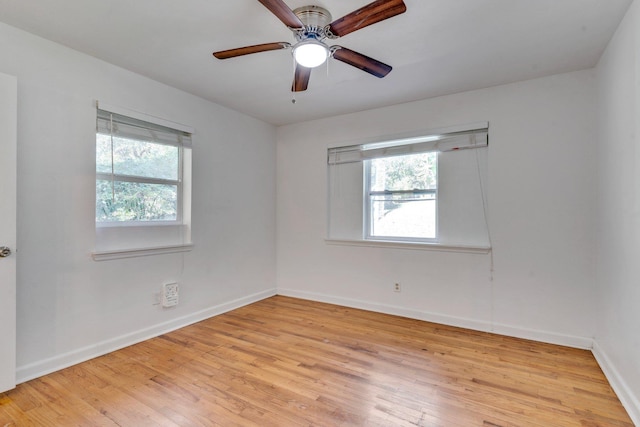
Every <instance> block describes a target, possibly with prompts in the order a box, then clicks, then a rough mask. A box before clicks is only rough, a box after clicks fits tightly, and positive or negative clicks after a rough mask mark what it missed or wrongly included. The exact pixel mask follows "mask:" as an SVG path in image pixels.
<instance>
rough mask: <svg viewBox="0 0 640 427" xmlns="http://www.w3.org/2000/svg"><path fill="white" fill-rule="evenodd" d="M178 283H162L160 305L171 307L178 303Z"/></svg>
mask: <svg viewBox="0 0 640 427" xmlns="http://www.w3.org/2000/svg"><path fill="white" fill-rule="evenodd" d="M178 290H179V287H178V284H177V283H165V284H164V285H162V306H163V307H173V306H175V305H178Z"/></svg>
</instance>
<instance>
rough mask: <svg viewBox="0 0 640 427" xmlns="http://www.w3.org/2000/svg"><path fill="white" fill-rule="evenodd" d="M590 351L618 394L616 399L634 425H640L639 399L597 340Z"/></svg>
mask: <svg viewBox="0 0 640 427" xmlns="http://www.w3.org/2000/svg"><path fill="white" fill-rule="evenodd" d="M591 351H592V352H593V356H594V357H595V358H596V361H597V362H598V364H599V365H600V368H601V369H602V372H604V375H605V376H606V377H607V379H608V380H609V384H611V388H613V391H615V393H616V394H617V395H618V399H620V402H621V403H622V406H624V409H626V410H627V413H628V414H629V417H631V421H633V423H634V424H635V425H637V426H640V399H639V398H638V396H635V395H634V394H633V392H632V391H631V389H630V388H629V386H628V385H627V382H626V381H625V380H624V377H623V376H622V375H620V372H618V370H617V369H616V368H615V365H614V364H613V363H612V362H611V359H609V356H607V354H606V353H605V352H604V350H603V349H602V347H600V346H599V345H598V341H597V340H596V341H594V343H593V349H592V350H591Z"/></svg>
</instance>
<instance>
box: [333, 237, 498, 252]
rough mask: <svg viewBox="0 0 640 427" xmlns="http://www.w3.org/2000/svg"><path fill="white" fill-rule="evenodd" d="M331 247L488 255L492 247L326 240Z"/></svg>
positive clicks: (386, 241) (388, 241)
mask: <svg viewBox="0 0 640 427" xmlns="http://www.w3.org/2000/svg"><path fill="white" fill-rule="evenodd" d="M325 242H326V243H327V244H329V245H343V246H369V247H378V248H393V249H410V250H420V251H441V252H462V253H472V254H488V253H489V252H491V246H470V245H443V244H439V243H422V242H400V241H390V240H336V239H325Z"/></svg>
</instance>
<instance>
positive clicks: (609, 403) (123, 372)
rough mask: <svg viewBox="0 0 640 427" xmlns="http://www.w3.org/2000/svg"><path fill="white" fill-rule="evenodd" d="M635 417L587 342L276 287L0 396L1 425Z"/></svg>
mask: <svg viewBox="0 0 640 427" xmlns="http://www.w3.org/2000/svg"><path fill="white" fill-rule="evenodd" d="M218 425H219V426H261V427H262V426H279V427H281V426H446V427H470V426H483V427H507V426H520V427H523V426H544V427H550V426H554V427H562V426H580V427H596V426H630V427H631V426H633V424H632V422H631V420H630V419H629V417H628V416H627V414H626V412H625V411H624V409H623V408H622V406H621V404H620V402H619V401H618V399H617V398H616V396H615V394H614V393H613V391H612V390H611V388H610V386H609V384H608V383H607V380H606V379H605V377H604V375H603V374H602V371H601V370H600V368H599V367H598V365H597V363H596V361H595V360H594V358H593V356H592V355H591V353H590V352H588V351H584V350H576V349H571V348H566V347H559V346H554V345H548V344H540V343H536V342H531V341H526V340H521V339H514V338H507V337H503V336H497V335H491V334H488V333H481V332H474V331H469V330H465V329H458V328H453V327H448V326H442V325H437V324H433V323H427V322H421V321H417V320H410V319H406V318H401V317H394V316H388V315H384V314H378V313H372V312H367V311H361V310H355V309H349V308H344V307H339V306H334V305H328V304H320V303H315V302H309V301H304V300H298V299H293V298H286V297H281V296H277V297H273V298H269V299H266V300H264V301H261V302H258V303H255V304H252V305H250V306H247V307H244V308H241V309H238V310H235V311H232V312H229V313H227V314H224V315H221V316H217V317H215V318H212V319H209V320H206V321H203V322H200V323H198V324H195V325H192V326H189V327H186V328H183V329H181V330H178V331H175V332H172V333H169V334H166V335H162V336H160V337H158V338H154V339H152V340H149V341H146V342H144V343H141V344H137V345H134V346H131V347H128V348H125V349H123V350H120V351H117V352H114V353H111V354H108V355H106V356H102V357H99V358H96V359H93V360H91V361H88V362H85V363H82V364H80V365H77V366H74V367H71V368H68V369H65V370H62V371H59V372H56V373H54V374H51V375H47V376H45V377H42V378H39V379H36V380H33V381H29V382H27V383H24V384H21V385H19V386H18V387H17V388H16V389H15V390H12V391H10V392H8V393H4V394H0V427H8V426H65V427H66V426H127V427H129V426H131V427H140V426H180V427H186V426H218Z"/></svg>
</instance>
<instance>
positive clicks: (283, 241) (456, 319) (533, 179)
mask: <svg viewBox="0 0 640 427" xmlns="http://www.w3.org/2000/svg"><path fill="white" fill-rule="evenodd" d="M594 86H595V79H594V73H593V71H592V70H591V71H582V72H575V73H570V74H563V75H557V76H552V77H547V78H542V79H538V80H533V81H527V82H522V83H516V84H510V85H505V86H499V87H494V88H489V89H485V90H478V91H473V92H466V93H462V94H457V95H451V96H445V97H441V98H435V99H430V100H424V101H419V102H414V103H408V104H402V105H397V106H392V107H387V108H382V109H378V110H372V111H366V112H361V113H356V114H350V115H344V116H339V117H334V118H328V119H323V120H317V121H312V122H306V123H300V124H294V125H289V126H284V127H280V128H278V155H277V156H278V157H277V158H278V178H277V188H278V203H277V209H278V210H277V221H278V233H277V236H278V237H277V245H278V269H277V273H278V292H279V293H282V294H285V295H293V296H299V297H305V298H311V299H317V300H324V301H329V302H336V303H340V304H345V305H351V306H356V307H363V308H370V309H375V310H380V311H385V312H390V313H397V314H404V315H407V316H411V317H417V318H422V319H427V320H435V321H440V322H444V323H449V324H454V325H462V326H469V327H472V328H477V329H482V330H493V331H496V332H500V333H506V334H509V335H516V336H521V337H528V338H534V339H540V340H543V341H548V342H557V343H562V344H568V345H574V346H581V347H590V346H591V342H592V340H591V339H592V337H593V334H594V330H595V325H594V319H593V312H594V310H595V308H596V301H595V295H594V286H595V281H594V275H595V267H594V257H595V243H596V240H595V237H594V233H593V232H592V231H593V228H594V226H595V213H594V208H595V199H594V197H595V185H596V178H595V175H594V169H595V167H596V156H595V132H596V126H595V118H596V116H595V110H596V109H595V87H594ZM482 121H489V122H490V131H489V135H490V136H489V140H490V146H489V185H488V188H489V196H488V198H489V201H490V202H489V217H490V228H491V236H492V239H493V248H494V251H493V257H494V266H495V271H494V272H493V280H491V279H490V276H491V271H490V269H491V257H490V255H483V254H469V253H450V252H438V251H423V250H404V249H396V248H381V247H361V246H337V245H330V244H327V243H326V242H325V241H324V238H325V236H326V215H327V213H326V212H327V207H326V192H327V189H326V182H327V177H326V149H327V147H330V146H339V145H348V144H349V143H352V142H353V141H358V140H363V139H365V140H366V139H370V138H375V137H380V136H384V135H393V134H399V133H403V132H413V131H415V130H421V129H424V130H427V129H435V128H442V127H448V126H455V125H463V124H467V123H476V122H482ZM394 282H400V283H401V285H402V292H401V293H394V292H393V290H392V285H393V283H394Z"/></svg>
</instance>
